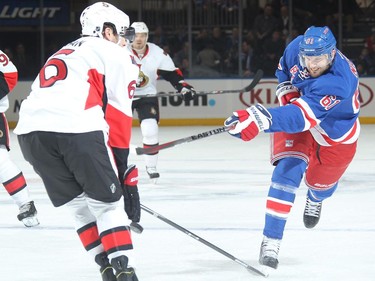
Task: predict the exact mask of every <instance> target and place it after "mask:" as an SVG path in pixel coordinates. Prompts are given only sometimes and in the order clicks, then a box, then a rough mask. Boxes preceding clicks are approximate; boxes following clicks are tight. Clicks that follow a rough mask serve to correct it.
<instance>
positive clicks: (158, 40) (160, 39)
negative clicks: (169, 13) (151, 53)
mask: <svg viewBox="0 0 375 281" xmlns="http://www.w3.org/2000/svg"><path fill="white" fill-rule="evenodd" d="M150 42H153V43H154V44H156V45H158V46H159V47H160V48H163V47H164V46H165V45H167V44H168V42H167V39H166V38H165V36H164V32H163V28H162V26H161V25H158V26H157V27H156V28H155V30H154V33H153V34H150Z"/></svg>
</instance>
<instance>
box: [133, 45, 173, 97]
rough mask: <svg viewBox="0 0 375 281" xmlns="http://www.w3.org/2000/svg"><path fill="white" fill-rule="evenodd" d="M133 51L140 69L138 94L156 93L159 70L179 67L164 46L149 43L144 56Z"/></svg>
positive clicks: (170, 69)
mask: <svg viewBox="0 0 375 281" xmlns="http://www.w3.org/2000/svg"><path fill="white" fill-rule="evenodd" d="M133 53H134V57H135V60H136V62H137V64H138V66H139V69H140V72H139V78H138V82H137V89H136V93H137V96H138V95H140V96H141V95H150V94H156V92H157V90H156V80H157V79H158V73H157V72H158V70H166V71H175V70H176V69H177V68H176V66H175V65H174V63H173V60H172V59H171V57H170V56H169V55H168V54H167V53H165V52H164V50H163V49H162V48H160V47H159V46H157V45H155V44H153V43H147V49H146V52H145V53H144V55H143V56H142V57H139V56H138V55H137V52H136V51H134V50H133Z"/></svg>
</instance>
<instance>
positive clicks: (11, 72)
mask: <svg viewBox="0 0 375 281" xmlns="http://www.w3.org/2000/svg"><path fill="white" fill-rule="evenodd" d="M17 80H18V72H17V68H16V67H15V66H14V64H13V63H12V62H11V61H10V60H9V58H8V56H7V55H6V54H5V53H3V52H2V51H1V50H0V113H4V112H5V111H6V110H7V109H8V107H9V101H8V97H7V95H8V94H9V93H10V91H12V90H13V88H14V87H15V86H16V84H17Z"/></svg>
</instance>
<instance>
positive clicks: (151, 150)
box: [135, 127, 230, 155]
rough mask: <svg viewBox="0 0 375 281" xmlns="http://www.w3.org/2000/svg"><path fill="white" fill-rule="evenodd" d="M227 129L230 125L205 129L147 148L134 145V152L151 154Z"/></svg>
mask: <svg viewBox="0 0 375 281" xmlns="http://www.w3.org/2000/svg"><path fill="white" fill-rule="evenodd" d="M229 130H230V127H220V128H216V129H212V130H210V131H207V132H202V133H199V134H196V135H192V136H189V137H185V138H181V139H178V140H174V141H170V142H166V143H163V144H159V145H155V146H151V147H147V148H143V147H136V148H135V152H136V153H137V155H143V154H152V153H156V152H158V151H159V150H162V149H166V148H169V147H173V146H176V145H178V144H182V143H187V142H192V141H196V140H200V139H203V138H207V137H210V136H213V135H217V134H221V133H224V132H227V131H229Z"/></svg>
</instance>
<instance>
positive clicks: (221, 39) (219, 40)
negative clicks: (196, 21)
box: [211, 26, 228, 58]
mask: <svg viewBox="0 0 375 281" xmlns="http://www.w3.org/2000/svg"><path fill="white" fill-rule="evenodd" d="M211 43H212V46H213V49H214V50H215V51H216V52H218V53H219V55H220V57H221V58H224V57H225V56H226V52H227V51H228V48H227V39H226V36H225V34H224V33H223V32H222V30H221V28H220V27H219V26H215V27H214V28H213V29H212V36H211Z"/></svg>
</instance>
